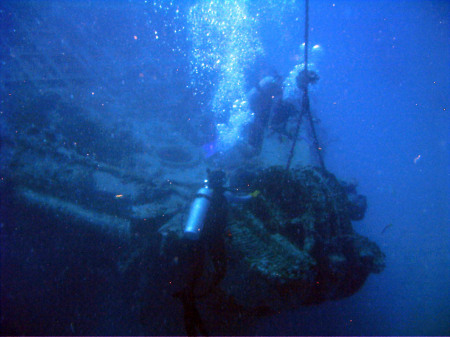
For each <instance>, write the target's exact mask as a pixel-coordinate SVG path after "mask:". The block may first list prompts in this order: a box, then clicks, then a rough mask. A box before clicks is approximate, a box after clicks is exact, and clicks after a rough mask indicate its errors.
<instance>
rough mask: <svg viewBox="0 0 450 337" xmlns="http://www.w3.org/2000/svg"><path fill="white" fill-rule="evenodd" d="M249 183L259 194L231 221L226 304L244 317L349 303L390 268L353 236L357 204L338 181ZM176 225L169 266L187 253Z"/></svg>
mask: <svg viewBox="0 0 450 337" xmlns="http://www.w3.org/2000/svg"><path fill="white" fill-rule="evenodd" d="M246 178H247V179H250V180H248V181H247V182H246V184H247V185H249V186H251V187H252V188H253V189H256V190H259V191H261V194H260V196H258V197H257V198H253V199H252V200H251V201H250V202H249V203H247V204H245V205H239V206H234V207H233V209H232V212H231V214H230V215H229V219H228V223H229V225H228V227H227V230H226V233H225V235H226V244H227V253H228V257H229V261H228V271H227V275H226V277H225V279H224V280H223V281H222V283H221V284H220V290H221V296H220V301H228V302H230V301H231V302H232V303H233V305H235V306H237V307H238V308H239V310H240V311H241V312H243V311H245V312H247V313H250V312H252V313H256V312H261V310H262V311H263V312H266V313H270V312H277V311H280V310H284V309H288V308H295V307H299V306H301V305H306V304H314V303H320V302H322V301H326V300H336V299H340V298H344V297H347V296H350V295H352V294H354V293H355V292H356V291H358V290H359V289H360V288H361V286H362V285H363V284H364V282H365V280H366V279H367V277H368V276H369V274H370V273H380V272H381V271H382V270H383V269H384V266H385V261H384V260H385V255H384V254H383V253H382V252H381V250H380V249H379V247H378V246H377V245H376V244H375V243H373V242H371V241H370V240H368V239H367V238H365V237H363V236H361V235H359V234H357V233H356V232H355V231H354V230H353V227H352V224H351V219H352V203H351V201H350V200H349V198H348V194H347V191H346V190H345V188H344V187H345V186H343V184H342V183H341V182H339V181H338V180H337V179H336V177H335V176H334V175H333V174H331V173H329V172H323V171H322V170H320V169H317V168H313V167H304V168H296V169H292V170H290V171H289V172H287V171H286V170H285V169H284V168H281V167H270V168H266V169H262V170H259V171H256V172H254V173H253V174H247V176H246ZM231 179H232V180H233V178H231ZM234 180H236V179H234ZM238 180H239V179H238ZM172 220H174V221H169V222H168V223H167V224H165V225H164V226H163V227H162V228H161V229H160V232H161V233H162V234H163V235H164V237H165V238H166V240H164V247H163V248H162V252H163V254H164V255H165V257H166V258H167V261H170V260H172V259H173V258H174V256H171V255H173V254H175V255H177V256H180V255H181V256H182V254H183V241H182V239H181V233H182V228H181V226H182V222H181V221H180V218H173V219H172ZM211 268H212V267H211ZM208 272H210V273H212V270H209V271H207V272H206V274H208ZM207 278H208V277H207V276H206V279H207ZM210 300H211V299H210ZM205 301H207V300H205ZM213 307H215V308H216V309H215V310H217V308H220V307H224V305H223V303H222V305H217V306H213ZM225 307H227V306H226V305H225ZM208 308H211V306H208Z"/></svg>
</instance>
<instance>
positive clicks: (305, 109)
mask: <svg viewBox="0 0 450 337" xmlns="http://www.w3.org/2000/svg"><path fill="white" fill-rule="evenodd" d="M308 46H309V0H305V67H304V70H303V71H304V74H305V75H304V76H308V77H309V72H308V50H309V48H308ZM308 85H309V82H308V81H307V82H306V83H305V85H304V86H302V88H301V89H303V96H302V108H301V112H300V114H299V116H298V121H297V127H296V129H295V137H294V141H293V142H292V146H291V151H290V152H289V158H288V161H287V164H286V171H289V168H290V166H291V162H292V158H293V157H294V151H295V146H296V145H297V139H298V134H299V132H300V126H301V124H302V119H303V116H304V115H306V116H307V117H308V119H309V125H310V128H311V133H312V136H313V141H314V147H315V148H316V150H317V155H318V156H319V163H320V167H321V168H322V170H325V163H324V161H323V158H322V153H321V152H320V151H321V150H322V148H321V147H320V145H319V141H318V139H317V133H316V129H315V127H314V123H313V119H312V115H311V109H310V104H309V90H308Z"/></svg>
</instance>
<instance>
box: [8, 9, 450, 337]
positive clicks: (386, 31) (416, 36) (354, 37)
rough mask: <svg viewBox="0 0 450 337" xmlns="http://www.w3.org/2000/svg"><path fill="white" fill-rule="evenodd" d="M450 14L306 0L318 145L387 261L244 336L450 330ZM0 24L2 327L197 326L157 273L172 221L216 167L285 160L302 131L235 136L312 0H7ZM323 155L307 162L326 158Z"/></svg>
mask: <svg viewBox="0 0 450 337" xmlns="http://www.w3.org/2000/svg"><path fill="white" fill-rule="evenodd" d="M449 19H450V3H449V1H444V0H441V1H438V0H433V1H425V0H401V1H388V0H386V1H384V0H381V1H375V0H370V1H369V0H368V1H357V0H352V1H350V0H344V1H335V2H333V1H326V0H310V1H309V46H308V48H309V63H308V65H309V69H311V70H313V71H314V72H316V73H317V74H318V75H319V77H320V79H319V80H318V82H317V83H316V84H310V90H309V97H310V106H311V112H312V115H313V120H314V122H315V123H314V124H315V127H316V131H317V137H318V140H319V144H320V146H321V149H323V150H322V151H321V153H322V155H323V156H324V157H323V158H324V163H325V166H326V169H327V170H328V171H330V172H331V173H333V174H334V175H335V176H336V177H337V178H338V179H341V180H344V181H350V182H353V183H354V184H355V185H357V188H358V193H360V194H362V195H364V196H366V197H367V203H368V207H367V212H366V213H365V217H364V219H362V220H360V221H353V222H352V225H353V229H354V230H355V232H357V233H359V234H361V235H362V236H365V237H367V238H369V239H370V240H371V241H373V242H375V243H376V244H377V245H378V246H379V248H380V249H381V251H382V252H383V253H384V254H385V256H386V258H385V265H386V266H385V269H384V270H383V271H382V272H381V273H377V274H371V275H369V276H368V278H367V280H366V281H365V283H364V285H363V286H362V287H361V288H360V289H359V290H358V291H357V292H356V293H354V294H353V295H351V296H349V297H346V298H341V299H336V300H328V301H323V302H322V303H318V304H317V303H316V304H311V305H302V306H298V307H297V308H286V310H280V311H279V312H277V313H275V314H270V315H261V316H258V317H256V318H255V319H252V320H249V321H248V323H245V324H246V325H245V326H238V327H236V329H235V330H234V334H246V335H449V334H450V323H449V322H450V320H449V317H450V286H449V285H450V207H449V205H450V197H449V196H450V181H449V177H450V152H449V140H450V118H449V108H450V80H449V78H450V44H449V41H450V23H449ZM0 25H1V30H0V41H1V47H0V48H1V50H0V61H1V66H0V82H1V86H0V98H1V105H0V132H1V134H0V142H1V144H0V146H1V153H0V155H1V158H0V170H1V171H0V173H1V177H0V178H1V181H0V192H1V199H0V201H1V206H0V212H1V213H0V221H1V247H0V249H1V320H0V330H1V333H2V335H11V334H12V335H89V334H90V335H180V334H183V333H185V332H184V322H183V312H182V309H181V305H180V304H179V303H178V302H176V301H175V300H172V297H171V296H170V294H168V293H167V292H166V290H165V289H163V290H161V288H158V287H159V286H157V285H156V283H154V288H153V289H152V285H153V283H152V282H157V281H158V282H159V281H160V282H165V281H166V280H167V282H169V276H167V275H164V273H163V272H164V268H163V267H161V268H157V267H155V266H159V265H160V264H159V259H160V257H161V256H162V254H163V253H162V249H161V248H160V246H161V245H162V243H161V241H163V240H165V239H166V237H165V236H164V235H165V234H164V233H163V232H161V231H160V230H159V227H161V226H162V225H163V224H164V223H165V222H164V221H165V220H164V219H163V218H164V217H165V216H167V217H172V216H173V217H176V216H177V215H176V211H174V213H173V214H175V215H173V214H172V213H171V211H170V207H173V209H176V210H177V211H178V210H180V209H186V207H188V206H189V203H190V202H191V201H192V193H187V192H186V194H183V193H185V191H190V189H193V191H194V194H195V191H196V189H197V188H198V187H199V186H200V185H201V183H202V180H203V173H204V172H205V169H206V167H214V168H217V167H219V168H220V167H221V165H222V166H223V165H225V166H226V171H227V173H228V172H231V171H232V170H234V169H236V167H239V166H242V165H247V166H246V168H249V167H250V168H252V167H261V166H262V167H264V165H266V166H269V164H280V162H281V165H285V158H287V154H288V153H289V150H290V148H291V141H290V140H285V141H283V142H280V144H281V145H277V146H279V147H275V145H274V148H275V150H274V149H273V148H270V149H269V148H268V146H267V145H266V147H263V148H262V152H261V153H260V154H259V156H258V157H256V156H255V157H252V156H250V155H248V157H246V158H240V157H239V155H236V154H237V153H246V152H245V151H243V152H237V150H236V149H238V148H239V149H240V146H241V145H242V142H243V141H245V139H246V137H247V136H246V132H247V130H248V128H249V125H252V123H254V120H255V118H256V117H255V113H254V112H253V111H252V109H251V104H252V102H251V100H250V99H249V97H248V93H249V92H250V91H251V90H252V88H254V87H256V86H258V82H259V81H260V80H261V79H263V78H264V77H265V76H268V75H271V76H274V77H277V76H279V77H281V78H283V79H289V76H291V77H292V76H293V75H292V73H291V71H293V69H295V68H296V66H298V65H301V64H302V62H304V45H303V43H304V42H305V32H304V28H305V3H304V1H301V0H297V1H296V0H209V1H206V0H187V1H185V0H173V1H169V0H154V1H150V0H149V1H144V0H139V1H138V0H128V1H125V0H123V1H119V0H114V1H106V0H105V1H100V0H99V1H78V0H77V1H68V0H67V1H64V0H63V1H56V0H54V1H52V0H46V1H37V0H36V1H32V0H30V1H25V0H22V1H17V0H3V1H1V2H0ZM292 78H293V77H292ZM297 89H298V88H294V89H292V90H297ZM292 95H300V94H299V93H292ZM298 97H300V96H298ZM291 122H292V120H291ZM301 137H302V139H303V140H302V143H301V144H302V146H303V147H302V149H308V148H314V139H313V137H312V136H311V135H310V134H309V135H306V136H305V134H303V135H302V136H301ZM267 139H269V138H268V136H267V138H266V140H264V141H267V142H266V143H265V144H269V142H270V140H267ZM271 139H272V140H273V138H271ZM280 139H282V136H281V135H280ZM270 144H272V143H270ZM277 144H278V143H277ZM308 144H309V145H310V146H309V147H308ZM279 149H281V150H279ZM269 150H270V151H269ZM52 151H53V152H52ZM280 151H281V152H283V151H285V153H286V157H281V158H282V159H279V158H280V157H277V156H276V153H278V152H280ZM299 151H300V150H299ZM302 151H303V150H302ZM311 153H312V154H311V155H309V156H306V155H305V157H304V158H306V159H304V158H303V157H302V159H300V157H301V155H299V153H296V154H295V155H296V157H294V158H296V160H298V161H297V162H295V163H297V164H298V165H300V164H304V162H303V161H302V160H303V159H304V160H305V161H306V162H307V164H310V165H315V166H318V162H317V160H314V159H311V158H312V157H313V156H314V155H315V151H314V149H313V150H311ZM55 158H58V159H55ZM256 158H257V159H256ZM82 168H83V169H82ZM85 168H88V169H85ZM87 170H88V171H89V174H88V173H86V172H88V171H87ZM113 177H114V178H113ZM117 177H120V179H119V178H117ZM130 177H133V183H131V182H130V181H131V178H130ZM125 180H126V181H127V182H126V183H125V182H124V181H125ZM172 183H173V184H174V185H177V184H178V185H177V186H181V187H182V188H184V190H182V191H181V192H171V191H172V190H170V188H171V187H170V185H172ZM199 184H200V185H199ZM61 186H63V187H64V186H65V188H63V187H61ZM142 186H145V187H142ZM87 191H92V193H90V192H87ZM177 191H178V190H177ZM183 191H184V192H183ZM94 192H95V193H94ZM128 196H130V197H128ZM152 200H153V201H155V200H157V201H158V202H157V203H155V204H152V205H153V206H151V207H153V208H152V209H151V210H150V209H149V208H148V207H147V208H145V207H137V206H136V205H148V204H150V203H151V201H152ZM159 200H161V202H160V203H159ZM178 200H185V204H183V203H181V204H180V203H179V202H178ZM158 203H159V204H158ZM166 205H170V207H169V208H167V207H166ZM56 210H59V211H56ZM71 212H72V213H71ZM158 212H159V213H158ZM131 213H133V216H130V214H131ZM70 214H77V215H78V216H79V218H74V217H73V216H71V215H70ZM148 214H152V216H153V218H152V219H155V220H154V223H152V224H148V223H147V222H146V221H147V220H146V219H148V216H147V215H148ZM155 214H157V215H155ZM141 218H142V219H141ZM144 218H145V219H144ZM130 219H131V220H130ZM136 219H139V221H138V220H136ZM61 223H62V225H61ZM81 224H82V225H81ZM130 228H131V229H130ZM130 233H131V234H130ZM161 233H163V234H161ZM176 262H178V257H177V259H176V261H174V262H173V263H174V264H175V263H176ZM161 266H162V265H161ZM349 287H350V286H349ZM207 319H208V318H206V320H207ZM209 319H210V318H209ZM230 329H233V327H230ZM214 332H215V333H216V334H219V335H220V334H232V333H233V332H230V331H222V332H221V331H214Z"/></svg>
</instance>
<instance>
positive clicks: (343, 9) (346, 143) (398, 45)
mask: <svg viewBox="0 0 450 337" xmlns="http://www.w3.org/2000/svg"><path fill="white" fill-rule="evenodd" d="M219 2H220V1H219ZM219 2H218V3H219ZM23 3H24V6H26V1H24V2H23ZM55 3H56V2H55ZM238 3H239V4H240V5H241V6H242V7H245V8H247V10H248V15H249V17H253V18H254V17H255V15H256V13H259V19H258V20H257V21H255V22H253V23H251V24H253V28H254V29H257V30H258V34H259V36H258V43H259V44H260V48H261V50H263V51H264V55H265V56H264V57H262V56H261V57H260V56H258V55H259V54H258V51H255V53H254V54H250V55H249V57H253V60H250V62H255V65H254V67H255V69H257V68H258V67H259V68H258V69H263V70H260V71H261V72H264V69H269V68H270V69H274V70H276V71H277V72H278V73H279V74H280V75H282V76H283V77H285V76H287V75H288V73H289V71H290V70H292V68H293V67H294V66H295V65H296V64H297V63H298V60H299V58H301V51H300V49H299V46H300V44H301V43H302V42H303V28H304V27H303V3H302V2H301V1H300V2H297V3H295V2H288V1H285V2H282V1H279V2H276V1H273V2H266V1H263V0H261V1H251V2H250V3H245V2H243V1H242V2H238ZM112 4H114V6H123V8H124V10H123V12H120V11H111V10H110V8H109V6H111V5H112ZM195 4H196V2H195V1H179V3H177V1H173V2H168V1H167V2H157V3H153V1H148V2H147V1H123V2H119V1H114V2H109V1H108V2H106V1H105V2H96V5H95V6H92V3H91V2H86V10H84V11H81V12H78V13H77V12H66V11H64V2H60V3H59V5H55V6H54V12H53V14H52V15H53V16H51V17H49V20H50V21H52V22H53V27H55V29H56V27H58V22H64V24H61V25H59V27H61V28H60V29H61V36H64V35H67V34H68V35H70V31H71V27H72V28H73V27H76V28H73V29H76V30H77V31H80V30H83V27H86V30H87V31H91V32H92V31H95V35H92V40H84V41H77V42H76V43H75V42H74V41H73V40H72V41H71V43H72V44H71V45H70V46H68V47H67V48H69V49H72V50H75V52H76V53H78V52H79V53H82V52H83V50H82V49H83V48H86V49H89V50H90V51H91V52H92V50H99V51H102V50H103V51H107V52H108V53H105V54H102V55H99V57H98V58H93V59H91V60H90V62H91V65H92V68H95V69H96V71H97V73H96V78H97V82H94V83H89V84H88V85H86V87H85V89H86V90H85V92H83V91H82V90H81V91H79V89H77V90H78V91H77V95H79V96H83V95H85V98H86V100H89V99H91V100H92V99H94V98H93V96H94V95H93V94H92V92H95V99H97V97H100V98H98V99H99V101H101V95H102V90H103V91H106V89H104V88H108V91H109V92H111V91H114V90H115V92H117V96H116V97H118V98H119V100H121V102H122V103H123V107H122V108H121V110H120V111H119V112H117V115H112V116H110V117H111V118H117V120H120V119H127V118H135V119H137V120H139V121H146V122H147V123H152V121H153V120H156V119H158V118H162V115H161V114H159V115H157V114H155V115H152V114H151V113H149V112H148V111H143V110H141V109H140V102H144V101H145V100H146V99H148V96H149V95H150V96H151V92H149V90H151V89H149V88H150V86H149V84H148V81H147V82H146V81H145V80H146V79H148V78H154V79H158V80H163V79H164V76H166V74H165V73H166V71H167V70H166V69H163V68H161V67H160V66H159V65H160V64H161V62H155V64H156V65H155V67H154V68H153V69H151V68H149V67H148V64H149V63H151V61H150V62H149V60H151V59H152V58H158V59H166V60H167V61H166V63H167V64H169V66H168V68H170V69H172V68H173V67H172V66H173V65H174V64H175V65H177V66H178V69H179V70H177V71H176V73H175V74H173V73H172V74H171V75H170V76H175V78H177V76H179V78H180V81H181V82H183V81H185V80H186V79H189V81H191V80H192V79H193V78H195V76H194V77H193V76H192V73H191V71H192V64H193V63H195V60H194V58H193V57H194V53H193V52H192V49H191V47H192V41H193V39H195V37H193V35H192V34H193V33H192V32H193V30H192V29H191V28H189V27H190V26H189V9H190V8H192V6H194V5H195ZM160 5H161V6H160ZM82 6H83V5H81V7H82ZM1 7H2V5H1V4H0V8H1ZM1 13H2V16H1V20H2V29H1V35H3V37H7V38H9V39H11V37H12V36H14V32H13V30H14V24H15V22H16V21H14V20H13V19H11V16H10V15H8V9H7V7H6V9H2V12H1ZM449 15H450V5H449V2H448V1H424V0H423V1H418V0H417V1H336V2H332V1H314V0H311V1H310V26H311V32H310V42H311V44H312V45H314V44H319V45H320V46H321V48H320V53H317V55H312V61H313V62H314V63H315V67H316V69H317V71H318V72H319V74H320V77H321V79H320V82H319V84H318V85H317V86H316V87H315V88H314V90H313V91H312V93H311V108H312V110H313V113H314V114H315V115H316V116H317V118H319V119H320V121H321V123H320V125H319V137H320V138H321V141H322V143H323V144H324V145H323V146H324V148H325V150H326V156H325V163H326V166H327V168H328V169H329V170H330V171H331V172H333V173H335V174H336V175H337V176H338V177H339V178H342V179H347V180H351V179H356V180H357V181H358V182H359V192H360V193H362V194H365V195H367V197H368V203H369V208H368V212H367V214H366V217H365V219H364V220H363V221H361V222H357V223H355V224H354V228H355V230H356V231H357V232H359V233H360V234H362V235H364V236H367V237H369V238H370V239H371V240H374V241H375V242H377V243H378V244H379V246H380V247H381V249H382V250H383V251H384V252H385V254H386V256H387V258H386V264H387V266H386V269H385V270H384V271H383V272H382V273H381V274H379V275H371V276H370V277H369V279H368V281H367V282H366V284H365V285H364V287H363V288H362V289H361V290H360V291H359V292H358V293H357V294H355V295H354V296H352V297H350V298H347V299H344V300H340V301H335V302H327V303H323V304H320V305H317V306H311V307H304V308H302V309H300V310H296V311H290V312H284V313H280V314H279V315H277V316H274V317H265V318H263V319H261V320H260V321H259V322H258V323H257V325H255V327H253V328H252V329H251V331H253V332H254V334H258V335H278V334H283V335H316V334H317V335H327V334H336V335H340V334H342V335H446V334H449V333H450V325H449V319H448V318H449V317H450V287H449V284H450V268H449V267H450V261H449V257H450V254H449V242H450V240H449V239H450V235H449V228H450V227H449V219H450V217H449V215H450V214H449V205H450V202H449V172H450V170H449V168H450V166H449V148H448V146H449V145H448V142H449V135H450V121H449V110H448V109H449V105H450V90H449V89H450V88H449V86H450V83H449V75H450V50H449V48H450V47H449V38H450V27H449ZM28 19H30V20H32V18H28ZM16 20H17V19H16ZM224 20H232V18H225V19H224ZM251 24H250V25H251ZM249 32H252V30H251V29H250V30H249ZM196 34H201V31H200V32H198V31H197V32H196ZM243 34H244V33H243ZM134 37H136V38H134ZM247 37H248V41H247V43H255V40H254V39H255V36H247ZM88 38H89V37H88ZM59 43H64V42H63V41H59ZM77 48H78V49H79V50H77ZM229 51H230V50H229V49H225V50H219V51H217V50H216V52H221V53H226V52H229ZM8 52H9V51H7V50H3V51H2V59H3V60H8V58H9V57H10V55H9V54H8ZM213 52H214V50H213ZM90 55H92V53H91V54H90ZM259 58H261V59H263V61H262V62H259ZM258 62H259V63H258ZM144 66H145V69H144ZM143 69H144V70H143ZM171 71H172V70H171ZM141 73H143V74H144V75H143V76H140V75H139V74H141ZM257 73H258V72H257V71H255V73H254V74H248V73H247V74H246V76H249V77H248V78H247V79H248V81H249V82H250V83H247V84H245V85H244V86H243V88H247V87H248V86H251V84H252V83H251V76H253V77H254V78H257V77H258V76H257ZM195 80H196V81H193V82H190V83H188V85H190V86H191V88H192V86H196V88H197V89H199V91H201V92H197V95H196V96H195V98H193V99H194V100H196V104H198V105H199V106H200V107H202V109H203V110H202V112H201V113H205V111H207V109H206V108H205V107H204V105H205V104H210V103H208V102H214V98H213V94H212V93H211V92H208V88H211V87H210V85H216V86H217V83H218V82H217V78H215V77H214V76H213V75H211V74H210V75H208V76H205V77H196V78H195ZM183 83H184V82H183ZM213 83H215V84H213ZM194 89H195V88H194ZM233 90H237V91H236V92H238V93H239V90H242V88H240V89H239V88H234V89H233ZM4 94H6V93H4V92H3V93H2V95H4ZM77 97H78V96H77ZM219 101H220V99H219ZM212 110H214V107H213V109H212ZM199 111H200V110H199ZM199 113H200V112H199ZM189 114H191V112H185V111H180V112H178V113H175V114H174V116H175V117H177V116H178V117H180V116H181V118H179V119H176V118H175V119H174V123H175V120H176V122H178V123H181V122H183V121H185V122H186V123H188V122H187V121H186V120H187V119H186V118H185V117H187V116H188V115H189ZM193 117H195V116H193ZM215 118H219V117H218V116H213V117H211V119H212V120H214V119H215ZM216 122H217V123H219V122H220V121H216ZM139 132H140V130H138V129H137V130H136V133H139ZM199 133H200V131H199ZM207 134H208V132H207V131H205V130H202V132H201V133H200V135H199V136H198V137H199V138H201V139H204V140H205V141H208V140H210V139H208V137H207ZM390 224H391V225H392V226H390V227H389V228H387V229H386V231H385V232H384V233H382V231H383V229H384V228H385V227H386V226H387V225H390ZM28 234H29V235H30V236H32V235H33V233H32V232H30V233H28ZM2 237H3V239H2V240H3V242H2V247H1V249H2V277H4V278H7V277H8V276H5V275H6V274H7V273H9V272H10V270H9V269H8V268H12V269H11V270H13V269H14V268H24V272H23V273H21V274H20V275H22V277H23V278H22V279H21V280H19V281H18V283H17V284H16V286H17V287H18V288H19V289H20V291H21V293H22V294H23V298H24V299H23V300H20V301H19V302H20V303H21V304H22V305H23V304H24V303H26V302H27V298H33V294H37V295H36V296H35V297H38V298H41V299H42V301H48V302H49V303H50V302H52V301H54V300H55V298H57V299H59V300H61V301H63V302H64V298H68V297H70V294H61V293H59V294H57V295H55V293H51V292H50V293H48V294H46V295H45V296H43V297H40V296H41V295H42V292H43V289H45V283H43V284H40V283H39V282H37V284H38V285H37V286H36V288H35V289H34V288H33V287H30V284H34V279H33V278H34V277H40V276H42V275H40V274H39V272H37V271H34V272H29V271H27V267H26V265H27V263H33V260H32V259H31V260H30V259H29V260H27V259H26V256H25V255H22V256H21V255H20V254H25V253H24V251H26V249H24V250H23V251H21V250H20V249H18V248H16V247H15V245H16V244H17V242H18V241H14V240H13V239H11V238H10V237H8V236H5V235H3V234H2ZM5 238H6V239H7V240H11V241H5ZM15 249H16V250H17V252H16V251H15ZM12 252H14V254H15V255H14V254H13V253H12ZM12 255H13V256H15V258H16V260H14V261H27V262H26V263H24V264H17V265H15V264H14V265H12V266H11V265H10V264H8V261H5V260H4V257H5V256H8V258H10V257H11V256H12ZM73 258H76V257H73ZM45 259H46V256H40V258H39V259H38V260H39V262H40V263H45V262H44V261H45ZM36 263H37V262H36ZM5 265H6V266H7V267H5ZM19 265H21V267H19ZM24 265H25V267H24ZM15 270H16V269H15ZM82 272H83V271H82V270H81V269H80V271H79V273H81V274H82ZM27 277H29V279H27ZM107 277H114V275H105V278H107ZM8 281H10V280H9V279H8ZM2 283H3V282H2ZM8 284H10V283H8ZM95 284H96V283H95V282H93V284H92V287H95ZM7 291H8V289H2V295H1V296H2V319H4V318H5V317H6V318H7V319H8V320H14V318H15V317H19V316H20V317H23V316H25V317H26V316H28V317H30V322H29V324H30V326H29V327H28V328H27V329H26V330H25V331H27V332H28V333H31V334H39V333H44V334H45V331H49V330H46V329H45V326H48V325H51V323H50V322H51V321H50V317H51V315H50V314H48V315H46V314H42V315H41V316H40V318H39V315H37V316H38V317H37V318H36V310H37V308H38V307H39V305H38V304H36V305H33V306H31V307H30V308H32V309H30V308H26V307H24V308H22V309H21V310H19V309H17V310H18V311H16V312H15V315H16V316H14V315H13V316H11V315H9V313H8V312H5V307H4V306H5V305H6V304H7V305H9V304H10V302H8V293H5V292H7ZM103 291H105V292H108V293H109V296H110V297H111V298H112V299H111V301H110V302H107V303H109V304H108V305H109V307H108V310H109V315H107V316H106V317H105V316H102V315H101V312H103V311H104V308H102V306H101V305H99V306H97V307H94V308H93V309H92V308H91V309H92V310H93V311H94V312H90V313H89V317H90V319H89V320H87V321H85V322H84V324H86V329H80V330H77V333H89V332H88V331H93V333H98V334H125V335H127V334H136V333H151V332H149V331H143V330H140V328H139V327H137V326H136V325H134V324H135V322H132V321H130V319H128V318H127V317H129V315H130V310H129V307H127V305H129V306H131V305H132V304H130V303H126V302H117V301H116V300H115V299H114V298H115V297H114V296H117V298H119V297H122V296H123V294H121V295H119V294H117V293H118V292H121V291H122V292H123V291H132V290H131V289H127V288H126V287H124V288H119V289H118V288H114V287H112V288H111V289H108V290H107V291H106V290H103ZM92 292H93V293H95V294H96V295H97V296H98V298H99V299H98V301H102V300H101V299H100V298H103V295H101V293H102V291H100V292H99V290H98V289H93V290H92ZM44 293H45V292H44ZM99 293H100V295H99ZM39 294H40V295H39ZM52 296H55V297H54V298H53V297H52ZM83 296H85V297H89V295H88V294H84V295H83ZM94 300H95V297H94ZM53 303H56V307H55V306H53V310H55V312H59V315H61V317H64V310H63V309H64V303H58V302H57V301H56V302H53ZM112 303H116V307H114V305H113V306H111V304H112ZM105 306H106V304H105ZM44 307H45V308H49V307H50V308H51V307H52V305H49V304H48V303H47V305H44ZM81 307H83V306H81ZM6 309H8V310H9V309H10V307H9V306H7V307H6ZM85 309H86V310H88V308H87V307H86V308H85ZM27 310H29V311H30V312H28V313H27ZM61 310H63V311H62V313H61ZM96 311H97V312H98V315H99V317H101V319H97V318H96V317H97V316H96ZM168 311H169V310H168ZM72 314H73V313H72V312H71V311H70V310H69V309H67V315H72ZM80 314H81V315H83V313H80ZM42 322H44V323H42ZM67 322H70V319H68V320H67ZM180 324H181V322H180ZM62 325H64V328H62V327H61V328H60V330H52V331H51V332H50V333H57V334H67V333H69V334H70V331H71V330H70V327H69V326H68V325H67V324H62ZM92 326H94V327H95V328H92ZM58 331H59V332H58ZM158 333H164V332H160V331H158Z"/></svg>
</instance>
